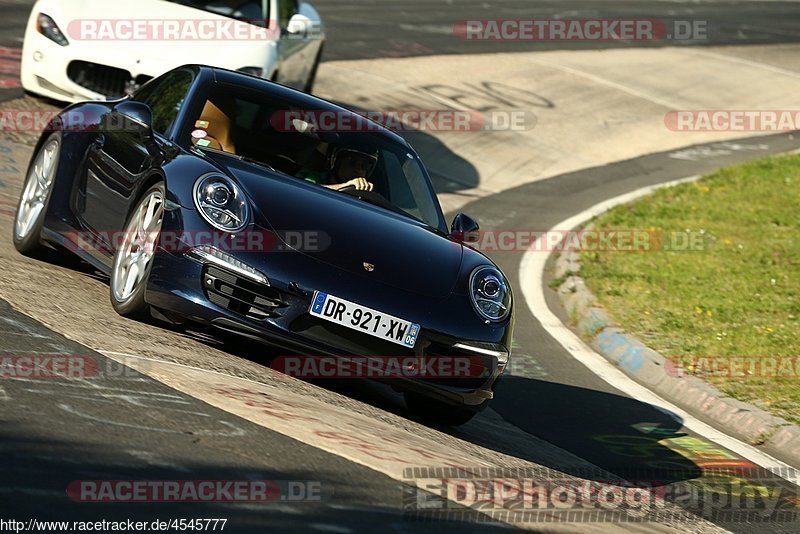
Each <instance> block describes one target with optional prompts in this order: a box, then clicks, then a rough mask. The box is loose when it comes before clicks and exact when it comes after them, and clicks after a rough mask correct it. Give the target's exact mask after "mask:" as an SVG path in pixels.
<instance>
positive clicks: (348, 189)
mask: <svg viewBox="0 0 800 534" xmlns="http://www.w3.org/2000/svg"><path fill="white" fill-rule="evenodd" d="M338 191H339V192H340V193H344V194H346V195H351V196H354V197H356V198H358V199H361V200H364V201H366V202H369V203H370V204H375V205H377V206H381V207H383V208H388V209H391V210H396V209H397V208H395V206H394V205H393V204H392V203H391V202H389V200H388V199H387V198H386V197H385V196H383V195H382V194H380V193H378V192H377V191H367V190H366V189H356V186H354V185H346V186H344V187H343V188H341V189H339V190H338Z"/></svg>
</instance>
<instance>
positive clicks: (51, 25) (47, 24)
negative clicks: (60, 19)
mask: <svg viewBox="0 0 800 534" xmlns="http://www.w3.org/2000/svg"><path fill="white" fill-rule="evenodd" d="M36 30H37V31H38V32H39V33H41V34H42V35H44V36H45V37H47V38H48V39H50V40H51V41H53V42H54V43H56V44H59V45H61V46H67V45H68V44H69V41H68V40H67V37H66V36H65V35H64V32H62V31H61V28H59V27H58V24H56V21H54V20H53V19H52V18H51V17H50V16H49V15H45V14H44V13H39V16H38V17H37V19H36Z"/></svg>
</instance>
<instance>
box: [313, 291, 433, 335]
mask: <svg viewBox="0 0 800 534" xmlns="http://www.w3.org/2000/svg"><path fill="white" fill-rule="evenodd" d="M309 313H311V315H313V316H315V317H319V318H320V319H325V320H326V321H330V322H332V323H336V324H340V325H342V326H346V327H348V328H352V329H353V330H358V331H359V332H361V333H363V334H369V335H371V336H375V337H377V338H381V339H384V340H386V341H391V342H392V343H397V344H398V345H403V346H404V347H409V348H414V345H416V343H417V336H419V325H418V324H416V323H411V322H409V321H404V320H403V319H399V318H397V317H393V316H391V315H389V314H387V313H383V312H379V311H377V310H373V309H371V308H367V307H366V306H361V305H360V304H356V303H355V302H350V301H349V300H344V299H342V298H339V297H334V296H333V295H329V294H328V293H323V292H321V291H315V292H314V300H313V301H312V303H311V309H310V310H309Z"/></svg>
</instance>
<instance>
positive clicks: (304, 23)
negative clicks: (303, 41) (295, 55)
mask: <svg viewBox="0 0 800 534" xmlns="http://www.w3.org/2000/svg"><path fill="white" fill-rule="evenodd" d="M312 28H313V23H312V21H311V19H310V18H308V17H306V16H305V15H301V14H300V13H295V14H294V15H292V18H290V19H289V23H288V24H287V25H286V33H288V34H289V35H294V36H298V37H301V36H302V37H305V36H307V35H308V33H309V32H310V31H311V30H312Z"/></svg>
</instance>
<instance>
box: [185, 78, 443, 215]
mask: <svg viewBox="0 0 800 534" xmlns="http://www.w3.org/2000/svg"><path fill="white" fill-rule="evenodd" d="M223 88H224V89H223ZM239 91H241V90H238V91H237V89H236V88H233V87H229V86H220V87H219V88H217V89H216V90H215V91H213V92H212V93H211V95H210V97H209V98H208V100H207V102H206V103H205V105H204V107H203V110H202V112H201V114H200V116H198V117H197V118H196V121H195V123H194V130H193V131H192V134H191V137H192V138H191V143H192V144H193V145H194V146H196V147H198V148H201V149H203V148H207V149H213V150H220V151H223V152H227V153H229V154H234V155H236V156H239V157H241V158H242V159H249V160H255V161H256V162H260V163H263V164H265V165H268V166H270V167H272V168H273V169H275V170H276V171H278V172H281V173H283V174H286V175H289V176H292V177H294V178H296V179H298V180H304V181H307V182H311V183H315V184H318V185H319V186H320V187H331V188H332V189H336V188H339V187H341V186H342V185H343V184H346V183H348V182H350V181H352V180H354V179H355V180H365V181H367V182H369V184H371V190H370V191H368V192H364V191H355V192H354V191H352V188H350V189H351V190H350V191H349V193H351V194H357V195H358V196H359V197H360V198H362V199H363V200H364V201H366V202H370V203H372V204H375V205H377V206H381V207H383V208H385V209H387V210H390V211H394V212H399V213H402V214H404V215H406V216H409V217H413V218H414V219H416V220H418V221H421V222H423V223H426V224H427V225H429V226H431V227H433V228H435V229H438V230H440V231H446V226H445V224H444V218H443V216H442V213H441V208H440V206H439V202H438V199H437V198H436V194H435V192H434V191H433V187H432V186H431V184H430V179H429V178H428V175H427V173H426V172H425V169H424V167H423V166H422V163H421V162H420V160H419V158H418V157H417V156H416V154H414V153H413V151H411V150H410V149H409V148H408V147H407V146H405V145H404V144H403V143H400V142H397V141H395V140H393V139H391V138H390V137H388V136H386V135H384V134H381V133H377V132H375V131H374V127H373V131H361V130H360V129H359V131H350V132H342V131H318V130H316V129H314V128H311V127H309V124H308V123H307V122H306V121H302V120H300V121H298V120H295V119H289V120H288V121H287V119H286V118H287V117H296V116H305V117H308V116H313V115H315V114H318V113H320V112H319V111H306V110H302V109H298V108H297V106H296V105H295V106H292V105H290V104H288V103H284V102H279V101H276V100H275V99H274V97H272V96H270V95H263V94H257V93H250V92H247V93H242V92H239ZM324 113H332V112H330V111H326V112H324ZM336 113H340V112H338V111H337V112H336ZM341 113H342V114H345V115H352V114H351V113H350V112H344V111H342V112H341ZM287 126H288V127H287ZM337 194H348V192H340V193H337Z"/></svg>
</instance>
